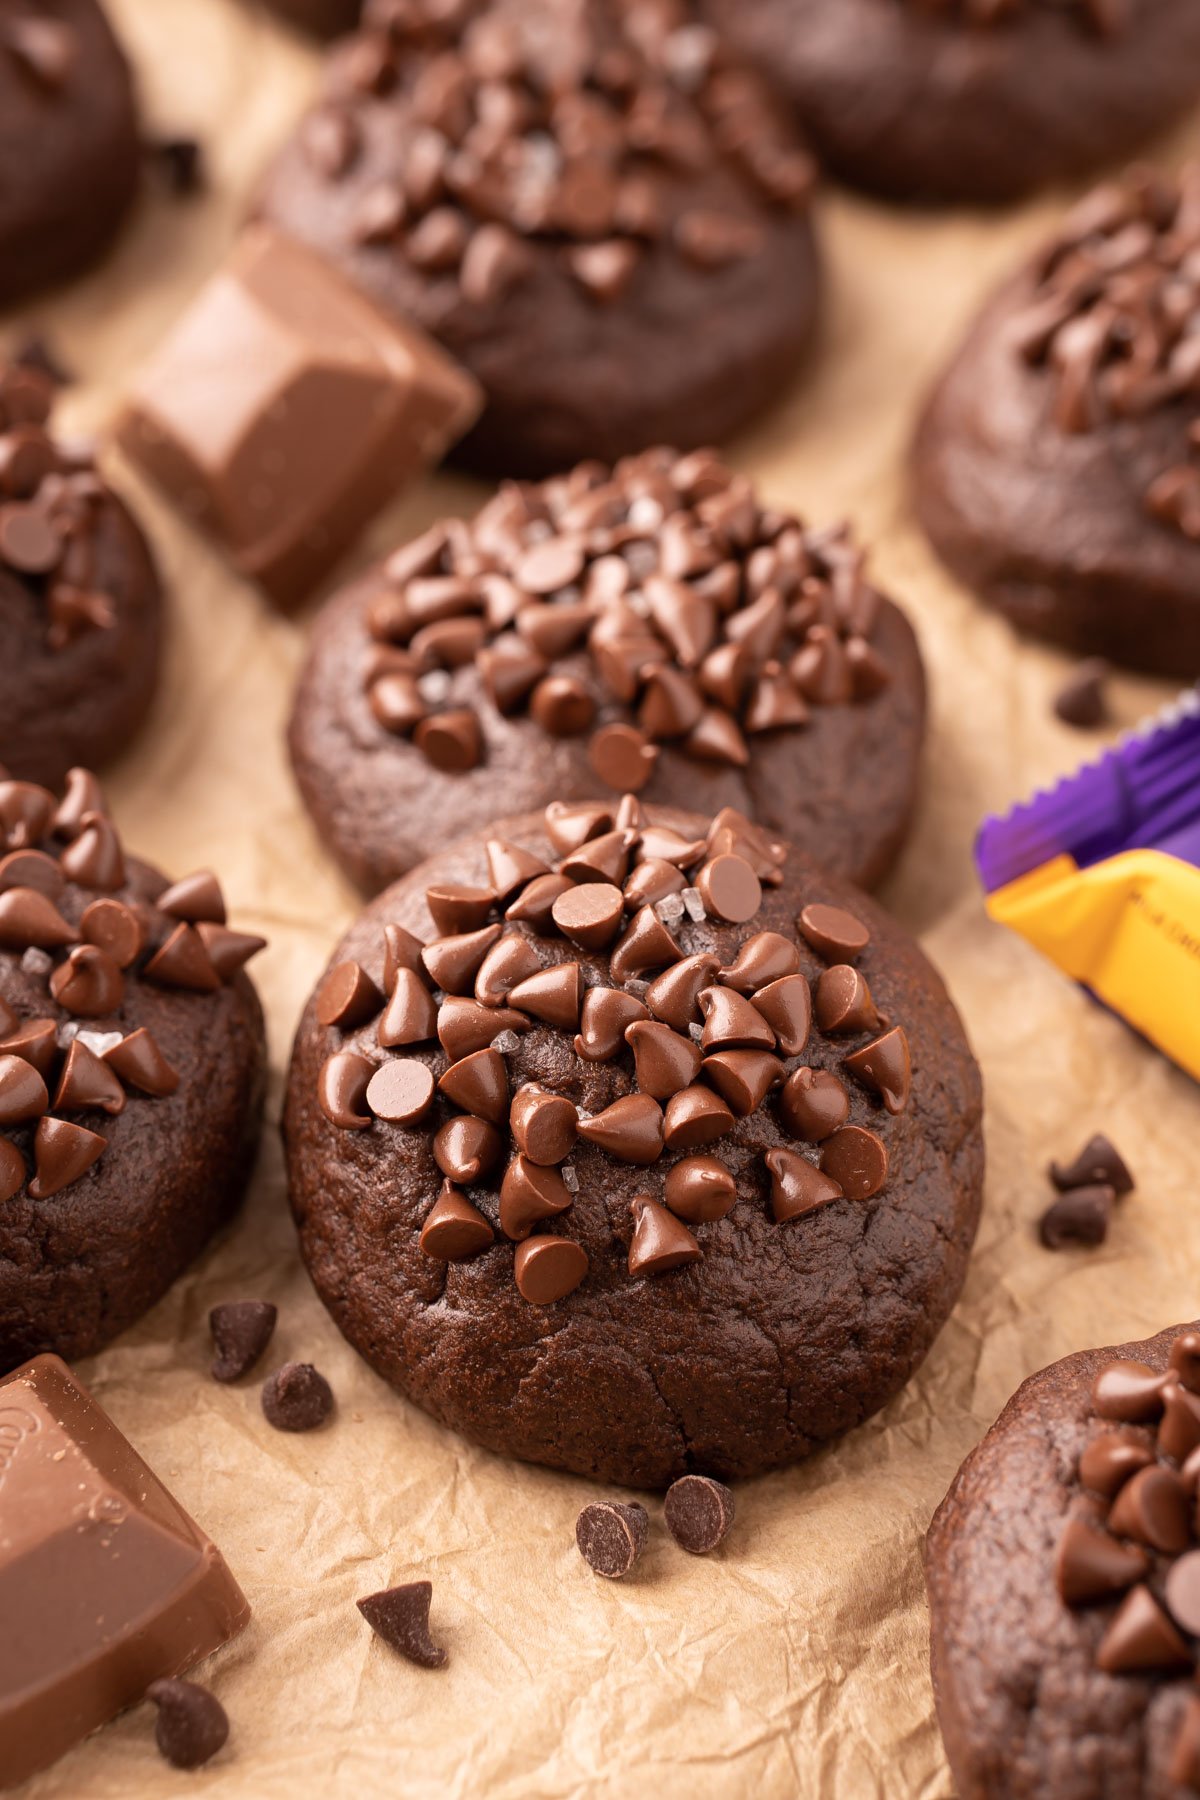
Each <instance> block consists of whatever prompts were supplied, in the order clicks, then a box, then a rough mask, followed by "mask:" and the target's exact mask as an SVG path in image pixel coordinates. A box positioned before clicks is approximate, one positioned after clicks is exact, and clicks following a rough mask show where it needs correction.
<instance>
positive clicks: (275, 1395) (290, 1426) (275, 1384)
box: [262, 1362, 333, 1431]
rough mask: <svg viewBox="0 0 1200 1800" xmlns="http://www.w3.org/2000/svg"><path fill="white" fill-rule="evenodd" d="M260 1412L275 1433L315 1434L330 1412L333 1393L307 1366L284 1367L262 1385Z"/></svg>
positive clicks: (315, 1372) (297, 1364)
mask: <svg viewBox="0 0 1200 1800" xmlns="http://www.w3.org/2000/svg"><path fill="white" fill-rule="evenodd" d="M262 1409H263V1412H264V1414H265V1415H266V1420H267V1423H268V1425H273V1426H274V1427H275V1429H276V1431H315V1430H316V1428H317V1426H318V1425H323V1424H324V1423H325V1421H326V1419H327V1418H328V1417H329V1415H330V1413H331V1412H332V1411H333V1389H332V1388H331V1387H330V1385H329V1383H328V1382H327V1381H326V1379H325V1377H324V1376H323V1375H322V1374H320V1373H319V1372H318V1371H317V1370H316V1369H314V1368H313V1366H312V1364H311V1363H295V1362H291V1363H284V1364H283V1366H282V1368H279V1369H276V1371H275V1373H274V1374H273V1375H272V1376H270V1378H269V1379H268V1380H267V1381H266V1382H264V1384H263V1390H262Z"/></svg>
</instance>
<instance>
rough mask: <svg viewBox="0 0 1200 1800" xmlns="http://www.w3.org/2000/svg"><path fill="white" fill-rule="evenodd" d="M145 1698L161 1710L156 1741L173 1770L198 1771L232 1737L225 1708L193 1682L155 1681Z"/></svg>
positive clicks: (157, 1721)
mask: <svg viewBox="0 0 1200 1800" xmlns="http://www.w3.org/2000/svg"><path fill="white" fill-rule="evenodd" d="M146 1698H147V1700H150V1701H153V1703H154V1705H155V1706H156V1707H157V1708H158V1718H157V1720H156V1722H155V1726H154V1741H155V1743H156V1744H157V1745H158V1747H159V1749H160V1750H161V1752H162V1754H163V1756H164V1757H165V1758H166V1760H167V1761H168V1762H169V1763H170V1764H171V1766H172V1767H173V1768H176V1769H198V1768H199V1767H200V1765H201V1764H202V1763H206V1762H208V1761H209V1760H210V1758H211V1757H214V1756H215V1755H216V1754H217V1751H218V1750H220V1749H221V1748H222V1746H223V1745H224V1744H225V1742H226V1740H227V1739H228V1737H229V1720H228V1718H227V1717H226V1714H225V1708H224V1707H223V1706H222V1705H221V1702H220V1701H219V1700H218V1699H217V1697H216V1695H215V1694H210V1693H209V1691H208V1689H207V1688H203V1687H200V1686H199V1685H198V1683H196V1682H194V1681H152V1682H151V1683H150V1686H149V1687H148V1688H147V1689H146Z"/></svg>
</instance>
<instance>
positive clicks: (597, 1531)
mask: <svg viewBox="0 0 1200 1800" xmlns="http://www.w3.org/2000/svg"><path fill="white" fill-rule="evenodd" d="M649 1529H650V1521H649V1519H648V1517H647V1515H646V1509H645V1507H644V1506H639V1505H638V1504H637V1502H636V1501H634V1502H632V1503H631V1504H629V1505H624V1504H622V1502H621V1501H619V1500H597V1501H593V1503H592V1504H591V1505H590V1506H585V1507H584V1509H583V1511H582V1512H581V1513H580V1515H579V1517H578V1518H577V1519H576V1521H575V1542H576V1543H577V1544H578V1546H579V1554H580V1556H582V1558H583V1560H584V1562H585V1563H587V1565H588V1567H589V1569H592V1570H594V1571H595V1573H596V1574H597V1575H603V1576H604V1577H605V1578H606V1580H608V1581H620V1580H621V1579H622V1578H623V1577H624V1576H626V1575H628V1573H629V1571H630V1569H632V1567H633V1565H634V1563H635V1562H636V1561H637V1560H638V1558H639V1556H641V1554H642V1551H643V1550H644V1549H645V1548H646V1537H647V1533H648V1532H649Z"/></svg>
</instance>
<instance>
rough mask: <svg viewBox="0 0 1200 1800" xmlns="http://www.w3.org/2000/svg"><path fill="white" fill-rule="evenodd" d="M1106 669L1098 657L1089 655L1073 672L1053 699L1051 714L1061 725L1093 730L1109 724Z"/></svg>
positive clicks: (1107, 672)
mask: <svg viewBox="0 0 1200 1800" xmlns="http://www.w3.org/2000/svg"><path fill="white" fill-rule="evenodd" d="M1108 677H1109V667H1108V664H1107V663H1106V662H1104V661H1103V659H1102V658H1101V657H1098V656H1090V657H1088V658H1087V660H1086V661H1085V662H1081V663H1079V664H1078V665H1077V666H1076V667H1075V668H1074V669H1072V671H1071V673H1070V675H1069V676H1068V677H1067V679H1066V681H1065V682H1064V683H1063V685H1062V687H1060V688H1059V690H1058V692H1057V694H1056V695H1055V696H1054V711H1055V714H1056V716H1057V717H1058V718H1060V719H1061V720H1062V722H1063V724H1064V725H1074V726H1075V727H1076V729H1077V730H1080V731H1094V730H1095V729H1096V727H1097V726H1099V725H1104V724H1106V723H1107V721H1108V716H1109V714H1108V694H1107V687H1108Z"/></svg>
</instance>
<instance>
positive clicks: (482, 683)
mask: <svg viewBox="0 0 1200 1800" xmlns="http://www.w3.org/2000/svg"><path fill="white" fill-rule="evenodd" d="M879 606H880V600H879V595H878V594H877V593H876V591H875V589H874V588H872V587H871V586H870V585H869V583H868V582H867V581H866V580H865V579H864V574H863V556H862V552H861V551H859V550H858V549H856V547H855V546H854V544H853V543H852V542H851V541H850V539H849V537H848V536H847V535H846V533H845V531H844V530H838V531H833V532H815V531H809V530H806V529H805V527H804V526H803V525H802V524H801V523H800V521H799V520H798V519H795V518H793V517H791V516H790V515H788V514H785V513H781V512H776V511H773V510H771V509H768V508H766V507H763V506H761V505H760V504H759V503H758V502H757V500H756V499H755V496H754V491H753V488H752V485H751V483H750V482H749V481H748V480H746V478H745V477H744V476H738V475H735V474H734V473H733V472H732V471H731V470H730V469H728V468H726V467H725V465H724V464H723V463H721V461H720V460H719V459H718V458H717V457H716V456H715V455H714V454H713V452H711V451H696V452H694V453H693V454H691V455H688V456H676V455H675V454H674V453H673V452H671V451H669V450H663V449H658V450H648V451H646V452H644V453H643V454H642V455H640V456H636V457H630V458H628V459H626V460H625V461H623V462H620V463H618V464H617V465H616V467H615V468H613V469H611V470H610V469H607V468H605V467H603V466H601V465H599V464H596V463H585V464H582V465H580V467H578V468H576V469H574V470H573V471H572V472H571V473H570V474H569V475H564V476H559V477H556V478H555V479H553V480H551V481H547V482H544V483H542V484H540V485H518V484H515V483H509V484H506V485H505V486H504V487H502V488H501V490H500V492H499V493H498V494H497V495H496V497H495V499H494V500H492V501H491V502H490V503H489V504H488V505H487V506H485V507H484V508H483V510H482V511H481V512H480V513H478V514H477V515H476V517H475V519H474V520H473V521H472V522H471V523H470V524H466V523H463V522H462V521H460V520H451V521H447V522H446V523H444V524H440V525H437V526H435V527H433V529H432V530H430V531H428V532H426V533H425V534H424V536H423V537H420V538H418V539H416V541H415V542H414V543H411V544H408V545H406V546H405V547H404V548H403V549H402V550H400V551H398V552H397V553H396V554H395V555H394V556H393V557H392V558H391V559H390V560H389V561H388V562H387V563H386V564H385V565H384V569H383V579H382V582H381V585H380V588H379V591H378V592H377V593H376V594H375V595H374V596H373V598H372V600H371V603H370V606H369V609H368V613H367V626H368V630H369V632H370V634H371V636H372V638H373V639H374V640H375V645H376V648H375V649H374V651H373V652H372V654H371V655H370V656H369V657H368V660H367V663H366V667H365V671H364V680H365V683H366V688H367V693H368V695H369V699H370V704H371V710H372V712H373V713H374V715H375V718H376V719H377V720H378V721H379V723H380V725H382V726H383V727H384V729H385V730H387V731H390V732H394V733H395V734H396V735H398V736H402V737H409V736H411V737H412V739H413V741H414V742H415V744H416V745H417V747H418V748H419V749H420V750H422V751H423V752H424V754H425V755H426V756H427V757H428V758H429V760H430V761H431V762H433V763H434V764H435V765H436V766H437V767H438V768H440V769H445V770H450V771H462V770H466V769H470V768H473V767H475V765H476V764H477V763H478V762H479V761H480V760H481V758H482V755H483V743H484V737H483V732H482V730H481V728H480V723H479V716H478V709H479V706H480V705H481V704H482V703H484V702H485V701H486V703H487V704H489V705H490V706H492V707H494V708H495V709H496V710H497V711H498V712H500V713H503V714H506V715H508V714H514V713H518V712H524V711H526V710H527V711H528V712H529V714H530V715H531V716H532V717H533V718H534V719H535V720H536V721H537V723H538V724H539V725H540V726H541V727H542V729H543V730H544V731H546V732H548V733H549V734H550V735H551V736H555V737H579V736H582V735H584V734H585V733H586V734H590V743H589V760H590V762H591V765H592V768H593V769H594V771H595V773H596V774H597V775H598V776H599V778H600V779H601V780H602V781H603V782H605V783H606V784H607V785H608V786H609V787H610V788H613V789H615V790H616V791H618V792H621V791H624V790H629V791H633V792H637V791H639V790H640V789H641V788H643V787H644V786H645V785H646V783H647V782H648V781H649V780H650V777H651V775H652V774H653V772H654V767H655V762H656V759H657V757H658V754H659V746H660V745H663V744H668V743H669V744H671V745H673V746H675V747H677V748H679V749H682V750H683V751H684V752H685V753H686V754H687V755H689V756H692V757H695V758H697V759H698V760H700V761H704V762H710V763H725V764H728V765H732V766H733V767H736V768H744V767H745V766H746V764H747V763H748V762H749V760H750V750H749V747H748V744H747V739H748V738H752V737H754V736H755V735H756V734H758V733H762V732H778V731H790V730H799V729H802V728H803V727H804V726H805V725H806V724H807V723H808V720H809V716H810V709H811V708H812V707H814V706H816V707H823V706H842V705H846V704H848V703H850V702H853V701H866V700H870V699H872V698H874V696H875V695H876V694H878V693H880V692H881V691H882V690H883V689H884V688H885V687H886V686H887V685H888V682H889V679H890V675H889V671H888V668H887V666H886V664H885V663H884V661H883V660H882V658H881V657H880V656H879V654H878V653H877V651H876V650H875V649H874V648H873V646H872V642H871V638H872V634H873V632H874V629H875V624H876V620H877V617H878V612H879ZM460 671H470V679H469V680H467V679H463V677H462V676H461V675H460V674H459V672H460Z"/></svg>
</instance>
